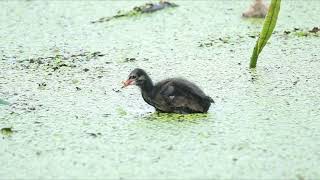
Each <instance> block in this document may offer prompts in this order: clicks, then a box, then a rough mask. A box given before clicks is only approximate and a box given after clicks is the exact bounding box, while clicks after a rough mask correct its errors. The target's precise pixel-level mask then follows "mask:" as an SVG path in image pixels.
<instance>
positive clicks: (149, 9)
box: [91, 1, 178, 24]
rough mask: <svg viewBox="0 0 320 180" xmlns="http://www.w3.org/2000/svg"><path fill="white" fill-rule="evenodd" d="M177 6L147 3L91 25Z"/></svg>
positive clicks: (168, 3) (165, 3)
mask: <svg viewBox="0 0 320 180" xmlns="http://www.w3.org/2000/svg"><path fill="white" fill-rule="evenodd" d="M177 6H178V5H176V4H174V3H170V2H162V1H160V2H159V3H155V4H153V3H147V4H145V5H142V6H136V7H134V8H133V9H132V10H130V11H127V12H124V11H118V12H117V14H116V15H114V16H112V17H103V18H100V19H98V20H96V21H91V23H93V24H94V23H102V22H108V21H111V20H113V19H119V18H123V17H132V16H139V15H141V14H143V13H152V12H155V11H158V10H161V9H164V8H168V7H177Z"/></svg>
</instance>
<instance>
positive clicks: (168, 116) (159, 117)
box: [144, 112, 209, 121]
mask: <svg viewBox="0 0 320 180" xmlns="http://www.w3.org/2000/svg"><path fill="white" fill-rule="evenodd" d="M208 116H209V115H208V114H204V113H195V114H176V113H160V112H155V113H152V114H150V115H148V116H146V117H144V119H147V120H156V121H194V120H200V119H206V118H208Z"/></svg>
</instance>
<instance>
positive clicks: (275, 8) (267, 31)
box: [250, 0, 281, 68]
mask: <svg viewBox="0 0 320 180" xmlns="http://www.w3.org/2000/svg"><path fill="white" fill-rule="evenodd" d="M280 4H281V0H271V4H270V7H269V11H268V14H267V16H266V19H265V20H264V23H263V28H262V31H261V32H260V36H259V38H258V40H257V43H256V45H255V47H254V49H253V52H252V55H251V61H250V68H255V67H256V66H257V60H258V57H259V54H260V53H261V51H262V49H263V47H264V46H265V45H266V44H267V42H268V40H269V38H270V37H271V35H272V32H273V30H274V28H275V26H276V24H277V19H278V14H279V11H280Z"/></svg>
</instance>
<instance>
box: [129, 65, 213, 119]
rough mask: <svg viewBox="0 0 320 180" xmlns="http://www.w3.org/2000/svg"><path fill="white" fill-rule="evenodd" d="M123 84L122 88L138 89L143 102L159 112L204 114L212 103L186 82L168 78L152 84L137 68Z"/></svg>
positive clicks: (192, 84)
mask: <svg viewBox="0 0 320 180" xmlns="http://www.w3.org/2000/svg"><path fill="white" fill-rule="evenodd" d="M123 84H124V85H123V88H124V87H127V86H129V85H136V86H138V87H140V89H141V94H142V97H143V99H144V101H146V102H147V103H148V104H149V105H151V106H153V107H155V108H156V110H157V111H159V112H167V113H181V114H189V113H206V112H207V111H208V109H209V107H210V105H211V103H213V102H214V101H213V99H212V98H211V97H209V96H207V95H206V94H204V92H203V91H202V90H201V89H200V88H199V87H198V86H196V85H195V84H194V83H192V82H190V81H188V80H185V79H182V78H170V79H165V80H163V81H160V82H158V83H156V84H153V82H152V80H151V78H150V77H149V76H148V74H147V73H146V72H145V71H144V70H143V69H139V68H136V69H134V70H133V71H132V72H131V73H130V75H129V78H128V80H126V81H124V82H123Z"/></svg>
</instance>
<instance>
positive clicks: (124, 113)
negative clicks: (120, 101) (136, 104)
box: [116, 107, 128, 116]
mask: <svg viewBox="0 0 320 180" xmlns="http://www.w3.org/2000/svg"><path fill="white" fill-rule="evenodd" d="M116 111H117V113H118V114H119V115H120V116H125V115H127V114H128V113H127V112H126V111H125V110H124V109H123V108H121V107H118V108H117V109H116Z"/></svg>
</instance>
